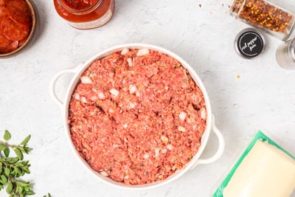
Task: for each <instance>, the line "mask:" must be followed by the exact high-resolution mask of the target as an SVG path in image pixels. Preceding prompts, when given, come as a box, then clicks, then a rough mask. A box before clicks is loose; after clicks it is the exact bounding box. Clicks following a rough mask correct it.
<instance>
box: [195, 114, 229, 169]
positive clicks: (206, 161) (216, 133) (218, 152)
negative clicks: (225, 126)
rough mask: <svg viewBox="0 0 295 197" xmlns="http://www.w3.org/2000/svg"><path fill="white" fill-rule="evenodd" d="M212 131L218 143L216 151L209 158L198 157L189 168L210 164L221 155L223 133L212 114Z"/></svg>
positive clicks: (222, 150)
mask: <svg viewBox="0 0 295 197" xmlns="http://www.w3.org/2000/svg"><path fill="white" fill-rule="evenodd" d="M212 131H213V133H214V134H215V135H216V137H217V139H218V143H219V145H218V149H217V151H216V153H215V154H214V155H213V156H212V157H210V158H207V159H199V160H198V161H197V163H196V164H195V165H193V166H192V168H191V169H194V168H195V167H196V166H197V165H199V164H210V163H213V162H215V161H217V160H218V159H219V158H220V157H221V156H222V154H223V152H224V147H225V143H224V138H223V135H222V134H221V132H220V130H219V129H218V128H217V127H216V125H215V119H214V116H212Z"/></svg>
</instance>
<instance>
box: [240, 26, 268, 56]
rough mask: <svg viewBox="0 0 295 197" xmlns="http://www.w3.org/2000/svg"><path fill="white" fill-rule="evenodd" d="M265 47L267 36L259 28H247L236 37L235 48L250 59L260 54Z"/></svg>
mask: <svg viewBox="0 0 295 197" xmlns="http://www.w3.org/2000/svg"><path fill="white" fill-rule="evenodd" d="M264 48H265V38H264V36H263V35H262V33H260V32H259V31H258V30H256V29H254V28H247V29H244V30H242V31H241V32H240V33H239V34H238V35H237V37H236V39H235V49H236V51H237V52H238V54H240V55H241V56H242V57H244V58H247V59H250V58H254V57H257V56H258V55H260V54H261V53H262V52H263V50H264Z"/></svg>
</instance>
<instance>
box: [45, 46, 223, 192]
mask: <svg viewBox="0 0 295 197" xmlns="http://www.w3.org/2000/svg"><path fill="white" fill-rule="evenodd" d="M124 48H135V49H142V48H146V49H151V50H155V51H158V52H161V53H164V54H167V55H169V56H171V57H173V58H175V59H176V60H178V61H179V62H180V63H181V64H182V66H183V67H184V68H185V69H186V70H187V71H188V72H189V73H190V75H191V77H192V78H193V80H194V81H195V83H196V84H197V85H198V86H199V88H200V89H201V91H202V93H203V95H204V100H205V104H206V109H207V122H206V129H205V131H204V134H203V136H202V139H201V145H200V148H199V150H198V152H197V153H196V154H195V156H194V157H193V158H192V159H191V161H190V162H189V163H188V164H187V165H186V166H185V167H184V168H183V169H181V170H179V171H178V172H176V173H174V174H173V175H171V176H170V177H168V178H167V179H165V180H163V181H160V182H155V183H151V184H145V185H136V186H133V185H126V184H123V183H118V182H115V181H113V180H112V179H110V178H107V177H104V176H102V175H101V174H99V173H98V172H96V171H94V170H93V169H92V168H91V167H90V166H89V165H88V164H87V162H86V161H85V160H84V159H83V158H81V156H80V155H79V153H78V152H77V151H76V148H75V147H74V145H73V143H72V140H71V134H70V129H69V125H68V109H69V103H70V100H71V96H72V93H73V91H74V89H75V87H76V85H77V83H78V82H79V80H80V75H81V74H82V73H83V72H84V71H85V69H87V68H88V67H89V66H90V65H91V63H92V62H93V61H95V60H96V59H100V58H102V57H104V56H106V55H109V54H111V53H113V52H116V51H120V50H122V49H124ZM66 74H72V75H73V78H72V80H71V82H70V84H69V86H68V88H67V91H66V99H65V100H64V99H61V98H60V97H59V96H58V95H57V91H56V85H57V81H58V80H59V79H60V78H61V77H62V76H65V75H66ZM50 91H51V95H52V98H53V99H54V100H55V101H56V103H57V104H58V105H59V106H60V107H61V109H62V112H63V119H64V126H65V130H66V135H67V139H68V141H69V144H70V146H71V147H72V150H73V152H74V154H75V155H76V157H77V158H78V160H80V161H81V162H82V164H83V166H85V167H86V168H87V169H89V172H91V174H94V175H95V176H96V177H97V178H98V179H99V180H101V181H103V182H105V183H108V184H111V185H113V186H117V187H120V188H130V189H148V188H154V187H158V186H161V185H164V184H167V183H169V182H171V181H173V180H176V179H178V178H179V177H181V176H182V175H183V174H185V173H186V172H188V171H189V170H192V169H194V168H195V167H196V166H197V165H199V164H209V163H213V162H215V161H216V160H218V159H219V158H220V157H221V155H222V153H223V151H224V139H223V136H222V134H221V133H220V131H219V130H218V129H217V127H216V126H215V123H214V116H213V114H212V112H211V105H210V101H209V97H208V94H207V91H206V89H205V87H204V85H203V83H202V81H201V80H200V78H199V76H198V75H197V73H196V72H195V71H194V69H193V68H192V67H191V66H190V65H189V64H188V63H187V62H186V61H184V60H183V59H182V58H181V57H179V56H178V55H176V54H175V53H173V52H171V51H168V50H166V49H164V48H161V47H159V46H154V45H149V44H124V45H119V46H114V47H112V48H109V49H107V50H105V51H102V52H100V53H98V54H97V55H95V56H94V57H92V58H91V59H89V60H88V61H87V62H85V63H84V64H82V65H80V66H78V67H76V68H74V69H67V70H63V71H61V72H59V73H57V74H56V75H55V77H54V78H53V80H52V83H51V86H50ZM211 132H213V133H214V134H215V135H216V137H217V139H218V143H219V146H218V149H217V151H216V153H215V154H214V155H213V156H212V157H210V158H207V159H201V158H200V156H201V155H202V153H203V152H204V149H205V147H206V146H207V142H208V139H209V136H210V134H211Z"/></svg>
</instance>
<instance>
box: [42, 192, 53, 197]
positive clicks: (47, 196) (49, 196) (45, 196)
mask: <svg viewBox="0 0 295 197" xmlns="http://www.w3.org/2000/svg"><path fill="white" fill-rule="evenodd" d="M43 197H52V196H51V194H50V193H48V194H47V195H44V196H43Z"/></svg>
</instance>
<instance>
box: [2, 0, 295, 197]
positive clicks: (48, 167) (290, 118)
mask: <svg viewBox="0 0 295 197" xmlns="http://www.w3.org/2000/svg"><path fill="white" fill-rule="evenodd" d="M35 3H36V5H37V8H38V10H39V15H40V21H39V30H38V32H37V37H36V39H35V41H34V42H33V44H32V45H31V47H30V48H27V49H26V50H25V51H23V52H22V53H21V54H19V55H17V56H15V57H12V58H8V59H0V90H1V91H0V130H1V132H2V131H3V130H4V129H9V130H11V132H12V133H14V136H15V138H14V139H15V140H16V141H17V140H20V139H21V138H22V137H24V136H26V135H27V134H32V141H31V146H32V147H33V148H34V150H33V152H32V153H31V154H30V156H29V158H30V160H31V163H32V168H31V172H32V173H31V175H30V176H29V177H28V178H30V179H31V180H33V181H34V183H35V187H34V188H35V191H36V194H37V195H36V196H42V195H43V194H45V193H47V192H51V194H52V195H53V196H54V197H70V196H71V197H95V196H101V197H117V196H126V197H127V196H128V197H136V196H140V197H148V196H151V197H153V196H159V197H164V196H165V197H182V196H185V197H195V196H200V197H207V196H211V194H212V193H213V191H214V190H215V189H216V187H217V186H218V185H219V183H220V182H221V180H222V179H223V178H224V176H225V174H226V173H228V171H229V169H230V168H231V166H232V165H233V163H234V161H235V160H236V159H237V157H238V156H239V154H240V153H241V151H242V150H243V149H244V148H245V147H246V146H247V144H248V143H249V141H250V139H251V138H252V137H253V136H254V134H255V133H256V132H257V131H258V130H259V129H261V130H263V131H266V132H268V133H269V134H270V135H271V136H272V137H273V138H274V139H275V140H277V141H278V142H279V143H281V144H282V145H283V146H284V147H285V148H286V149H288V150H289V151H290V152H293V153H295V143H294V142H295V72H290V71H286V70H283V69H281V68H280V67H279V66H278V65H277V63H276V60H275V50H276V48H277V47H278V45H279V44H280V43H281V41H279V40H277V39H275V38H272V37H269V36H268V37H267V40H268V46H267V49H266V50H265V52H264V53H263V54H262V55H261V56H259V57H257V58H255V59H253V60H245V59H243V58H241V57H240V56H239V55H237V54H236V52H235V50H234V48H233V42H234V39H235V36H236V35H237V33H238V32H239V31H240V30H242V29H243V28H245V27H246V26H247V25H245V24H243V23H241V22H239V21H237V20H235V19H234V18H232V17H231V16H230V15H229V12H228V5H227V4H226V2H224V1H223V0H221V1H216V0H199V1H196V0H185V1H179V0H169V1H168V0H161V1H157V0H152V1H151V0H140V1H136V0H117V1H116V13H115V16H114V18H113V19H112V21H111V22H110V23H108V24H107V25H106V26H104V27H103V28H101V29H94V30H89V31H79V30H75V29H73V28H71V27H70V26H68V25H67V24H65V22H64V21H63V20H61V19H60V18H59V17H58V16H57V14H56V12H55V10H54V7H53V3H52V1H41V0H35ZM199 4H200V5H201V6H199ZM129 42H144V43H151V44H156V45H160V46H163V47H165V48H167V49H169V50H172V51H174V52H176V53H178V54H179V55H180V56H182V57H183V58H184V59H186V60H187V61H188V62H189V63H190V64H191V65H193V67H194V69H195V70H196V71H197V73H198V74H199V75H200V77H201V78H202V80H203V81H204V84H205V86H206V87H207V89H208V92H209V96H210V99H211V103H212V107H213V112H214V114H215V116H216V123H217V125H218V127H219V128H220V130H221V131H222V133H223V134H224V136H225V141H226V150H225V153H224V156H223V157H222V158H221V159H220V160H219V161H218V162H216V163H214V164H211V165H203V166H199V167H197V168H196V169H195V170H193V171H191V172H190V173H187V174H186V175H184V176H183V177H182V178H180V179H179V180H177V181H175V182H173V183H171V184H169V185H167V186H164V187H161V188H158V189H153V190H149V191H125V190H120V189H116V188H113V187H111V186H109V185H105V184H103V183H101V182H99V181H98V180H96V179H95V178H94V177H93V176H92V175H90V174H89V173H87V171H86V170H85V169H84V168H83V167H81V164H80V162H79V161H77V160H76V158H75V157H74V156H73V154H72V152H71V149H70V147H68V145H67V142H66V135H65V130H64V128H63V121H62V116H61V111H60V109H59V107H58V106H57V105H56V104H55V103H54V102H53V101H52V99H51V98H50V96H49V91H48V90H49V83H50V81H51V79H52V78H53V76H54V75H55V74H56V73H57V72H58V71H60V70H62V69H65V68H73V67H75V66H77V65H79V64H80V63H82V62H84V61H86V60H87V59H88V58H90V57H91V56H93V55H95V54H96V53H97V52H99V51H101V50H103V49H106V48H108V47H110V46H113V45H115V44H123V43H129ZM63 88H64V89H65V88H66V84H64V87H63ZM215 142H216V140H215V138H214V137H213V138H212V139H211V140H210V143H209V145H208V150H207V155H210V153H211V152H212V151H214V148H215V145H214V144H215ZM0 195H1V196H2V193H0Z"/></svg>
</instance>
